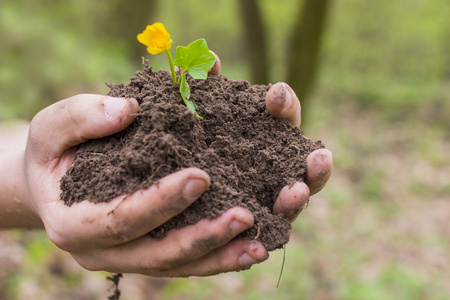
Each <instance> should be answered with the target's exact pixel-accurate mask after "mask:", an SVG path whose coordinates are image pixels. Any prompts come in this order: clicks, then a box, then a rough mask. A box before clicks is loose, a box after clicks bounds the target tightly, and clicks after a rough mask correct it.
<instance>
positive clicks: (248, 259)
mask: <svg viewBox="0 0 450 300" xmlns="http://www.w3.org/2000/svg"><path fill="white" fill-rule="evenodd" d="M256 263H259V261H258V260H257V259H256V258H254V257H252V256H250V254H248V253H247V252H245V253H244V254H242V255H241V256H240V257H239V264H240V265H241V266H242V267H243V268H249V267H250V266H251V265H254V264H256Z"/></svg>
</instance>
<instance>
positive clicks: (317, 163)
mask: <svg viewBox="0 0 450 300" xmlns="http://www.w3.org/2000/svg"><path fill="white" fill-rule="evenodd" d="M332 171H333V154H332V153H331V151H330V150H328V149H319V150H316V151H313V152H311V153H310V154H309V155H308V156H307V157H306V183H307V184H308V186H309V189H310V191H311V195H314V194H316V193H317V192H319V191H320V190H321V189H322V188H323V187H324V186H325V184H326V183H327V181H328V179H329V178H330V176H331V172H332Z"/></svg>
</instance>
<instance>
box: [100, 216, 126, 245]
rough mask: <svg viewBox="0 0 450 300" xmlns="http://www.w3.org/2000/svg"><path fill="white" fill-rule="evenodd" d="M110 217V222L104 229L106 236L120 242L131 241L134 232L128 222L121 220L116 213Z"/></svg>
mask: <svg viewBox="0 0 450 300" xmlns="http://www.w3.org/2000/svg"><path fill="white" fill-rule="evenodd" d="M109 216H110V217H109V218H108V219H109V221H108V223H107V224H106V225H105V228H104V230H105V234H106V236H109V237H112V238H113V239H114V240H116V241H118V242H126V241H129V240H130V238H131V237H132V230H131V228H129V225H128V222H126V221H123V220H120V218H119V217H117V216H116V215H115V214H114V213H111V214H110V215H109Z"/></svg>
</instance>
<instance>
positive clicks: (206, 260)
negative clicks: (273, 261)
mask: <svg viewBox="0 0 450 300" xmlns="http://www.w3.org/2000/svg"><path fill="white" fill-rule="evenodd" d="M267 258H269V254H268V253H267V251H266V249H265V248H264V246H263V245H262V244H261V243H259V242H257V241H253V240H234V241H232V242H230V243H228V244H227V245H226V246H224V247H222V248H219V249H217V250H215V251H213V252H211V253H209V254H208V255H206V256H204V257H203V258H201V259H199V260H197V261H194V262H192V263H190V264H187V265H184V266H180V267H178V268H174V269H172V270H169V271H166V272H164V273H160V274H159V276H171V277H188V276H211V275H217V274H221V273H226V272H233V271H241V270H247V269H250V267H251V266H252V265H254V264H258V263H261V262H263V261H265V260H266V259H267ZM144 274H146V273H144Z"/></svg>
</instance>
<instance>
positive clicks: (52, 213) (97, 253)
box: [25, 95, 267, 277]
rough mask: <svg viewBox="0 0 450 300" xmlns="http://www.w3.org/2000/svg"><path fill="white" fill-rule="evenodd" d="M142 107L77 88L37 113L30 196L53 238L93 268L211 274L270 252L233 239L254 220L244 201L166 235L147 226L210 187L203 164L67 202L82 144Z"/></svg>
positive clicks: (121, 124)
mask: <svg viewBox="0 0 450 300" xmlns="http://www.w3.org/2000/svg"><path fill="white" fill-rule="evenodd" d="M137 111H138V103H137V101H136V100H134V99H122V98H112V97H107V96H100V95H78V96H75V97H72V98H69V99H66V100H62V101H60V102H58V103H55V104H54V105H52V106H49V107H48V108H46V109H44V110H42V111H41V112H39V113H38V114H37V115H36V116H35V118H34V119H33V121H32V122H31V125H30V131H29V137H28V142H27V147H26V151H25V174H26V181H27V183H28V187H29V188H28V190H29V196H28V198H29V199H31V201H30V203H31V205H32V207H33V209H34V211H35V212H36V214H37V215H38V216H39V217H40V219H41V220H42V223H43V224H44V227H45V230H46V232H47V234H48V236H49V238H50V240H51V241H52V242H53V243H55V244H56V245H57V246H58V247H59V248H61V249H63V250H65V251H68V252H69V253H71V255H72V256H73V257H74V258H75V260H76V261H77V262H78V263H79V264H80V265H81V266H83V267H84V268H86V269H88V270H105V271H110V272H125V273H128V272H132V273H140V274H146V275H151V276H170V277H178V276H182V277H185V276H191V275H196V276H206V275H213V274H218V273H222V272H228V271H235V270H242V269H247V268H249V267H250V266H251V265H252V264H254V263H258V262H261V261H263V260H265V259H266V258H267V252H266V250H265V249H264V247H263V246H262V245H261V244H260V243H258V242H252V241H243V240H233V238H234V237H235V236H236V235H238V234H239V233H240V232H242V231H244V230H245V229H247V228H249V227H251V226H252V225H253V222H254V220H253V216H252V214H251V213H250V212H249V211H248V210H246V209H244V208H240V207H235V208H231V209H229V210H228V211H226V212H225V213H224V214H223V215H222V216H220V217H218V218H217V219H214V220H202V221H200V222H199V223H197V224H196V225H192V226H187V227H185V228H182V229H177V230H172V231H170V232H168V234H167V236H166V237H165V238H164V239H162V240H157V239H153V238H152V237H151V236H150V235H149V234H148V232H149V231H151V230H152V229H154V228H156V227H158V226H159V225H161V224H163V223H164V222H166V221H167V220H169V219H170V218H172V217H173V216H175V215H176V214H178V213H180V212H181V211H183V210H184V209H185V208H187V207H188V206H189V205H190V204H191V203H192V202H194V201H195V200H196V199H197V198H198V197H199V196H200V195H201V194H202V193H203V192H205V191H206V190H207V189H208V187H209V184H210V179H209V176H208V174H206V173H205V172H204V171H202V170H199V169H195V168H189V169H185V170H182V171H179V172H176V173H173V174H171V175H169V176H166V177H164V178H162V179H161V180H160V181H159V182H158V184H155V185H153V186H151V187H150V188H148V189H145V190H139V191H136V192H135V193H133V194H132V195H130V196H127V197H125V196H120V197H117V198H115V199H112V201H110V202H108V203H98V204H94V203H91V202H89V201H82V202H80V203H76V204H73V205H72V206H70V207H68V206H66V205H65V204H64V202H63V201H62V200H61V199H60V187H59V181H60V179H61V177H62V176H63V175H64V174H65V172H66V171H67V170H68V169H69V168H70V166H71V164H72V161H73V158H74V155H75V152H76V149H77V145H79V144H81V143H83V142H85V141H86V140H88V139H95V138H100V137H104V136H108V135H111V134H114V133H116V132H119V131H121V130H123V129H124V128H125V127H127V126H128V125H129V124H131V122H132V121H133V119H134V116H135V114H136V113H137ZM232 240H233V241H232Z"/></svg>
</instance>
